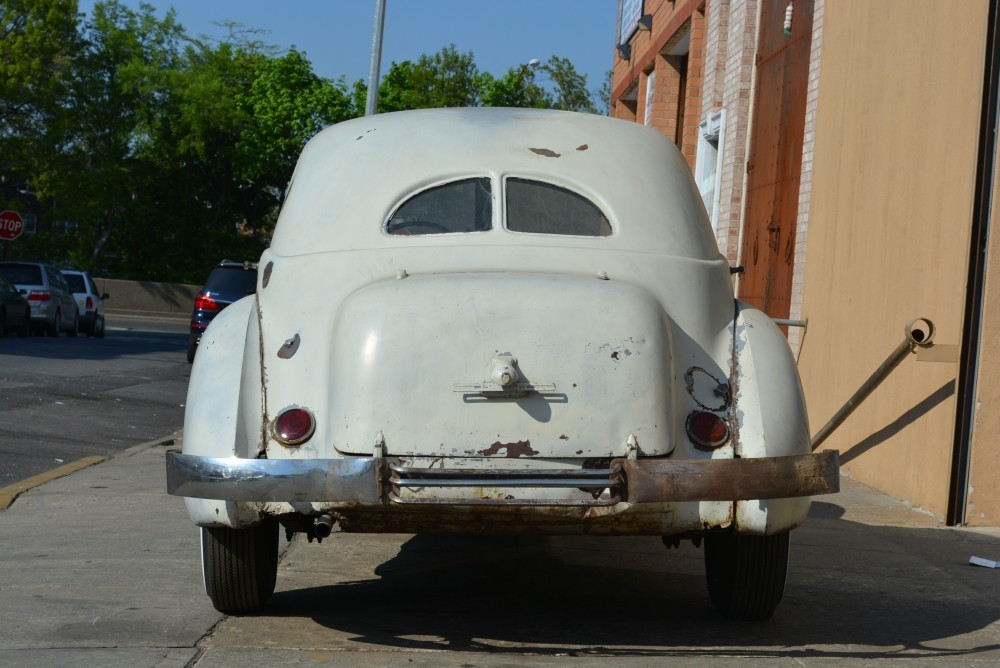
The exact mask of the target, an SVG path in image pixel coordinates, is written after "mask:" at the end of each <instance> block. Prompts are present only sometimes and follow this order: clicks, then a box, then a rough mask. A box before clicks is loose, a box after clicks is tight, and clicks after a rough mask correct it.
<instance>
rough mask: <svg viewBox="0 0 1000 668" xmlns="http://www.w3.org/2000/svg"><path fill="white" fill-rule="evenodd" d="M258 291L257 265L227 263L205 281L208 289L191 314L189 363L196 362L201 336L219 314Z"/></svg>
mask: <svg viewBox="0 0 1000 668" xmlns="http://www.w3.org/2000/svg"><path fill="white" fill-rule="evenodd" d="M256 291H257V263H256V262H233V261H231V260H223V261H222V262H220V263H219V265H218V266H217V267H215V269H213V270H212V273H211V274H209V275H208V280H207V281H205V287H204V288H202V289H201V292H199V293H198V297H197V298H196V299H195V300H194V311H193V312H192V313H191V334H190V335H189V337H188V350H187V359H188V362H194V355H195V353H196V352H197V350H198V342H199V341H201V335H202V333H204V331H205V329H206V328H207V327H208V323H210V322H212V318H214V317H215V316H216V315H218V314H219V311H221V310H222V309H224V308H226V307H227V306H229V305H230V304H232V303H233V302H235V301H237V300H238V299H242V298H243V297H246V296H247V295H252V294H253V293H254V292H256Z"/></svg>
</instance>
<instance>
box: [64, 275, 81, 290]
mask: <svg viewBox="0 0 1000 668" xmlns="http://www.w3.org/2000/svg"><path fill="white" fill-rule="evenodd" d="M63 278H65V279H66V284H67V285H69V291H70V292H86V291H87V284H86V282H84V280H83V276H81V275H80V274H63Z"/></svg>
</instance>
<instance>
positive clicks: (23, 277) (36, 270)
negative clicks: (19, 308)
mask: <svg viewBox="0 0 1000 668" xmlns="http://www.w3.org/2000/svg"><path fill="white" fill-rule="evenodd" d="M0 275H2V276H3V277H4V278H6V279H7V280H8V281H10V282H11V283H19V284H21V285H44V281H42V269H41V267H39V266H38V265H35V264H0Z"/></svg>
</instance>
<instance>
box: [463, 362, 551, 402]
mask: <svg viewBox="0 0 1000 668" xmlns="http://www.w3.org/2000/svg"><path fill="white" fill-rule="evenodd" d="M490 365H491V366H492V367H493V371H492V372H491V373H490V379H489V380H484V381H483V382H481V383H473V384H471V385H453V386H452V390H453V391H454V392H461V393H463V394H481V395H482V396H484V397H486V398H488V399H494V398H497V399H499V398H510V397H524V396H527V395H528V393H529V392H555V391H556V386H555V385H553V384H547V385H538V384H534V383H528V382H525V381H521V374H520V373H518V368H517V358H516V357H514V356H513V355H511V354H510V353H504V354H502V355H495V356H494V357H493V358H491V359H490Z"/></svg>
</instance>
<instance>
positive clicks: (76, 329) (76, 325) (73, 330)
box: [66, 313, 80, 339]
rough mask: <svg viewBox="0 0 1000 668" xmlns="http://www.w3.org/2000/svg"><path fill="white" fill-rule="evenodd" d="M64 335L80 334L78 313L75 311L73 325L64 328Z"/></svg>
mask: <svg viewBox="0 0 1000 668" xmlns="http://www.w3.org/2000/svg"><path fill="white" fill-rule="evenodd" d="M66 336H68V337H70V338H71V339H72V338H76V337H78V336H80V314H79V313H76V314H74V315H73V326H72V327H70V328H69V329H68V330H66Z"/></svg>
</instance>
